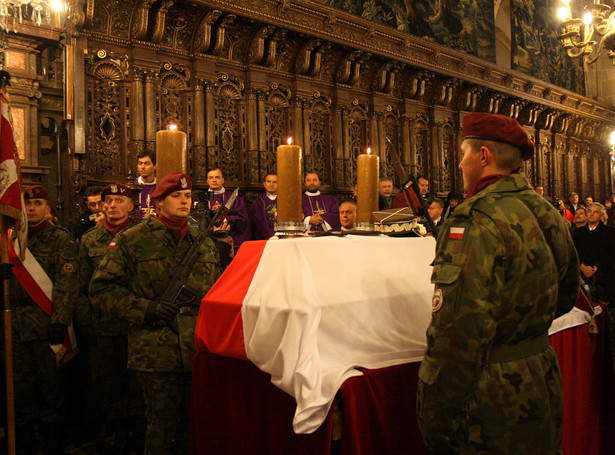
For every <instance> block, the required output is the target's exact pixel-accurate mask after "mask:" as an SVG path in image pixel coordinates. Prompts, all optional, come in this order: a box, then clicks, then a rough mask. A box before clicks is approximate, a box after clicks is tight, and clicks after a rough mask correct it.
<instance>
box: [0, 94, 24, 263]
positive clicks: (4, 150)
mask: <svg viewBox="0 0 615 455" xmlns="http://www.w3.org/2000/svg"><path fill="white" fill-rule="evenodd" d="M0 97H1V99H0V104H1V106H2V109H1V114H2V115H1V124H0V215H6V216H8V217H10V218H13V219H14V220H15V221H14V223H13V225H14V226H15V228H16V229H17V232H18V238H19V243H20V245H22V248H23V251H25V248H26V242H27V238H28V236H27V229H28V219H27V217H26V211H25V204H24V200H23V194H22V179H21V173H20V171H19V156H18V155H17V150H16V149H15V139H14V137H13V127H12V126H11V122H10V121H9V113H8V98H7V97H6V94H5V93H4V89H2V91H0Z"/></svg>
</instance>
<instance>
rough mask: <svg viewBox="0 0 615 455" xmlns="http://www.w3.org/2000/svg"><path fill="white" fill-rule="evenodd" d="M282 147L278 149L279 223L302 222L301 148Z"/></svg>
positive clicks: (294, 146) (290, 142)
mask: <svg viewBox="0 0 615 455" xmlns="http://www.w3.org/2000/svg"><path fill="white" fill-rule="evenodd" d="M287 142H288V145H280V146H279V147H278V149H277V164H278V169H277V173H278V204H277V205H278V219H277V221H278V222H289V221H293V222H301V220H302V219H303V216H302V208H301V147H299V146H298V145H292V138H290V137H289V138H288V141H287Z"/></svg>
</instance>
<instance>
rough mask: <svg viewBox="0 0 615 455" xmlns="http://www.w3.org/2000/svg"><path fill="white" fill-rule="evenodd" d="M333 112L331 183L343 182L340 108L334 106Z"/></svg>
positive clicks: (342, 143)
mask: <svg viewBox="0 0 615 455" xmlns="http://www.w3.org/2000/svg"><path fill="white" fill-rule="evenodd" d="M332 111H333V137H332V142H333V144H332V145H333V157H332V158H333V170H334V171H333V181H334V182H337V183H338V184H339V183H341V182H344V164H343V163H344V123H343V120H342V107H341V106H339V105H335V106H334V107H333V109H332Z"/></svg>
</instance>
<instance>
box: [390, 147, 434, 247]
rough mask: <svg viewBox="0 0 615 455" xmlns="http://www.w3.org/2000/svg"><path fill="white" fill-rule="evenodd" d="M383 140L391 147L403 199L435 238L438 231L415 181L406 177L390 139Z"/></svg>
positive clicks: (410, 177)
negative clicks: (422, 220)
mask: <svg viewBox="0 0 615 455" xmlns="http://www.w3.org/2000/svg"><path fill="white" fill-rule="evenodd" d="M384 139H385V140H386V141H387V142H388V143H389V145H390V146H391V148H390V151H391V155H392V158H393V160H392V161H393V167H394V168H395V172H396V173H397V177H399V181H400V182H403V183H402V185H401V190H402V192H403V193H404V197H405V198H406V202H407V203H408V206H409V207H410V208H411V209H412V211H413V212H414V213H415V214H417V215H419V216H421V217H422V218H423V219H424V220H425V223H426V224H427V231H428V232H431V233H432V235H433V236H434V237H436V238H437V237H438V229H437V228H436V226H435V225H434V224H433V221H432V220H431V217H430V216H429V212H428V211H427V204H426V203H425V198H423V195H422V194H421V191H420V190H419V186H418V184H417V182H416V179H415V178H414V176H412V175H406V173H405V171H404V167H403V166H402V164H401V160H400V159H399V155H398V154H397V150H395V146H394V145H393V143H392V142H391V139H389V138H388V137H386V136H385V137H384Z"/></svg>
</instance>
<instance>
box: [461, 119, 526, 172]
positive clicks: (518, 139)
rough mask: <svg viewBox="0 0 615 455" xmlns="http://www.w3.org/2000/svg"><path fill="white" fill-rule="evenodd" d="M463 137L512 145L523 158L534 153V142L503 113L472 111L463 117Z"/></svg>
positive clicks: (513, 120)
mask: <svg viewBox="0 0 615 455" xmlns="http://www.w3.org/2000/svg"><path fill="white" fill-rule="evenodd" d="M463 138H464V139H485V140H488V141H495V142H504V143H506V144H510V145H513V146H515V147H517V148H518V149H519V150H520V151H521V156H522V157H523V159H524V160H529V159H530V158H531V157H532V156H533V155H534V143H533V142H532V141H531V140H530V138H529V137H528V135H527V133H526V132H525V130H524V129H523V127H522V126H521V125H520V124H519V122H517V121H516V120H515V119H512V118H510V117H506V116H504V115H497V114H486V113H484V112H472V113H471V114H466V115H465V116H464V117H463Z"/></svg>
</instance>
